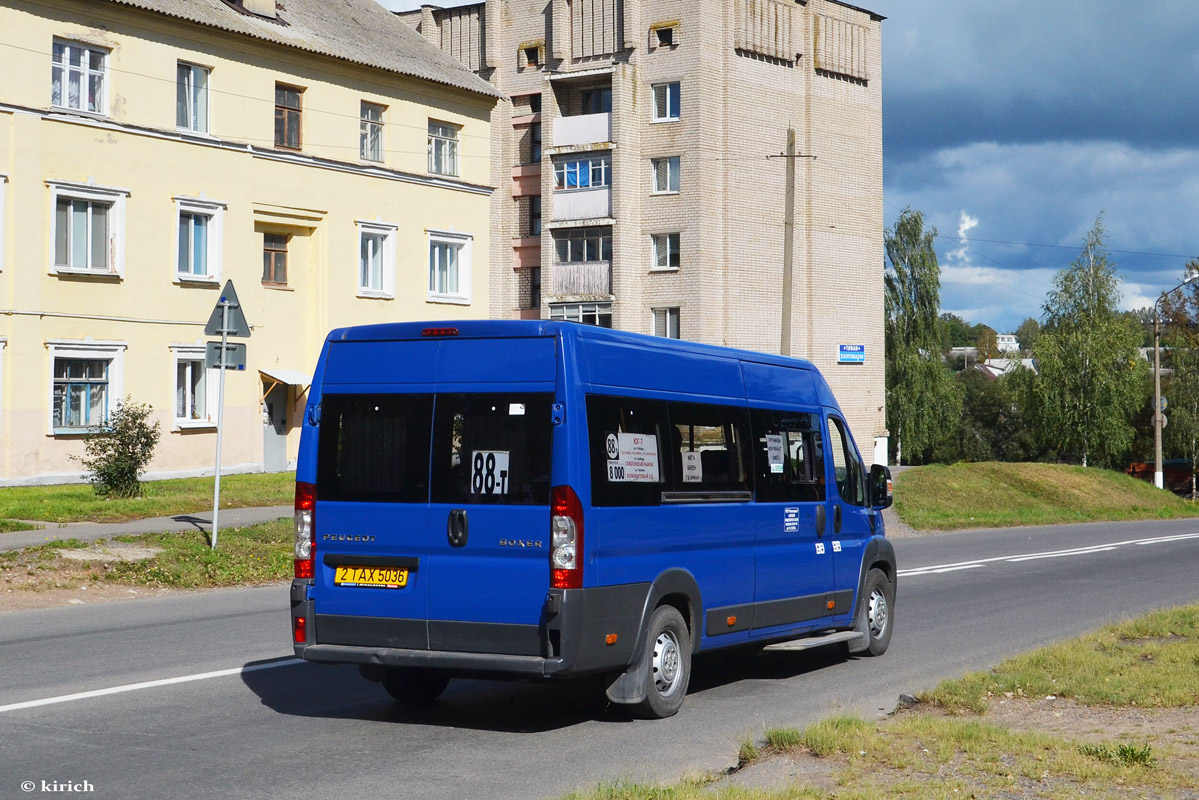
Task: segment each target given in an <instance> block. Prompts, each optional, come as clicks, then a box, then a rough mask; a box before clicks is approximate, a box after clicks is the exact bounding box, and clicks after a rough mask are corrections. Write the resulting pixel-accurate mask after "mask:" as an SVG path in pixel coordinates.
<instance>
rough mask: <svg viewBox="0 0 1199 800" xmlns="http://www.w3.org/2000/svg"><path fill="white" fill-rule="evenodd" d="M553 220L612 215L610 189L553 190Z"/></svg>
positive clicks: (604, 187) (596, 217) (595, 217)
mask: <svg viewBox="0 0 1199 800" xmlns="http://www.w3.org/2000/svg"><path fill="white" fill-rule="evenodd" d="M553 213H554V216H553V220H554V222H559V221H561V220H567V219H600V218H602V217H610V216H612V189H611V188H609V187H607V186H603V187H601V188H599V189H570V190H560V191H556V192H554V212H553Z"/></svg>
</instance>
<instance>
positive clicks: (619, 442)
mask: <svg viewBox="0 0 1199 800" xmlns="http://www.w3.org/2000/svg"><path fill="white" fill-rule="evenodd" d="M668 428H669V425H668V418H667V415H666V403H664V402H662V401H660V400H643V399H638V398H633V397H609V396H606V395H588V396H587V443H588V449H589V450H590V451H591V504H592V505H595V506H656V505H658V504H660V503H661V502H662V491H663V490H664V489H666V488H667V487H669V486H670V482H671V480H672V475H671V470H672V464H671V460H670V459H669V458H664V457H663V456H664V455H665V454H668V453H669V452H670V451H669V450H667V449H666V448H667V443H668V442H669V441H670V440H669V436H668Z"/></svg>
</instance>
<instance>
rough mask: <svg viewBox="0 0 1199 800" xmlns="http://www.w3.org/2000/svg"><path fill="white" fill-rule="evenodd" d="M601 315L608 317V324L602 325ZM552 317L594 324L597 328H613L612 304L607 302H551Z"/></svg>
mask: <svg viewBox="0 0 1199 800" xmlns="http://www.w3.org/2000/svg"><path fill="white" fill-rule="evenodd" d="M600 316H606V317H607V318H608V324H607V325H600V322H599V318H600ZM584 317H592V318H594V319H595V321H594V322H591V321H589V320H586V319H584ZM550 319H560V320H566V321H567V322H577V323H579V324H580V325H594V326H595V327H597V328H604V327H606V328H611V327H612V304H611V303H606V302H583V303H550Z"/></svg>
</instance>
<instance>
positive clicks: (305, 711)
mask: <svg viewBox="0 0 1199 800" xmlns="http://www.w3.org/2000/svg"><path fill="white" fill-rule="evenodd" d="M896 550H897V552H898V557H899V562H900V568H901V573H900V579H899V598H898V602H897V611H898V617H897V627H896V630H895V637H894V639H893V640H892V644H891V649H890V651H889V652H888V653H887V654H886V655H885V656H883V657H882V658H878V659H846V658H843V657H839V656H838V655H837V654H836V653H831V654H830V653H822V652H820V651H819V650H817V651H814V652H808V653H786V652H769V651H767V652H764V653H761V654H759V655H756V656H745V655H741V654H738V655H733V656H723V657H719V658H718V657H715V656H712V657H709V658H708V659H699V660H697V663H696V668H695V675H694V678H693V681H692V689H691V693H690V695H689V696H688V698H687V702H686V704H685V705H684V706H683V710H682V711H681V712H680V713H679V714H678V715H677V716H676V717H673V718H671V719H668V720H662V721H654V722H650V721H630V720H629V719H627V718H626V717H625V716H624V715H622V714H620V713H617V712H613V711H612V710H610V709H607V708H605V706H604V704H603V703H602V702H601V701H600V700H599V698H600V697H601V691H600V689H599V688H598V687H597V686H595V685H594V684H587V683H578V682H576V683H567V684H551V685H532V684H504V683H488V682H478V681H457V682H455V683H453V684H451V686H450V689H449V690H448V691H447V692H446V694H445V695H443V697H442V699H441V700H440V701H439V703H438V704H437V705H436V706H435V707H434V708H432V709H430V710H427V711H422V712H419V713H416V712H407V711H403V710H401V709H400V708H398V707H397V706H396V705H394V704H393V703H392V702H391V701H390V700H389V699H388V698H387V696H386V695H385V694H384V693H383V691H382V689H381V688H379V687H378V686H376V685H374V684H369V683H366V682H365V681H363V680H361V679H360V678H359V677H358V675H357V671H356V670H355V669H354V668H352V667H338V666H317V665H312V664H305V663H295V662H294V661H292V660H291V659H290V652H291V647H290V642H289V631H288V612H287V591H286V588H284V587H268V588H263V589H246V590H231V591H223V592H212V593H205V594H195V595H179V596H172V597H168V598H162V599H153V600H149V599H148V600H138V601H132V602H121V603H109V604H103V605H96V606H84V607H69V608H62V609H47V610H41V611H32V612H21V613H13V614H6V615H2V616H0V665H3V673H2V674H3V678H2V679H0V798H9V797H13V798H19V797H31V796H41V795H45V794H58V792H52V791H45V790H44V789H53V788H54V786H55V782H57V786H58V787H60V791H61V787H64V786H71V787H74V788H75V791H76V792H80V793H82V794H84V795H85V796H88V797H96V798H120V799H121V800H124V799H125V798H212V797H244V798H259V797H284V796H287V797H297V796H311V797H411V798H422V800H424V799H426V798H428V799H431V800H440V799H441V798H445V799H446V800H450V799H451V798H452V799H453V800H470V799H472V798H489V799H490V798H496V799H497V800H505V799H506V798H512V799H513V800H516V799H517V798H519V799H521V800H527V799H529V798H534V799H535V798H542V797H555V796H557V795H559V794H562V793H564V792H567V791H570V790H572V789H579V788H586V787H588V786H590V785H592V784H594V783H596V782H599V781H610V780H616V779H621V778H624V779H631V780H672V779H675V778H678V777H680V776H682V775H683V774H685V773H687V772H693V771H709V770H721V769H725V768H727V767H729V766H731V765H732V764H733V763H734V762H735V760H736V752H737V748H738V745H739V744H740V743H741V742H742V741H743V740H744V739H745V738H746V737H758V738H760V737H761V734H762V732H763V731H764V730H765V729H766V728H768V727H773V726H779V725H795V726H802V725H805V724H807V723H810V722H813V721H816V720H817V719H819V718H821V717H823V716H826V715H828V714H831V713H836V712H842V711H849V712H854V713H859V714H863V715H866V716H868V717H870V716H873V715H876V714H880V713H885V712H888V711H890V710H891V709H892V708H893V706H894V703H895V699H896V697H897V696H898V695H899V694H900V693H901V692H913V691H918V690H920V689H924V688H928V687H931V686H932V685H933V684H935V683H936V681H937V680H939V679H940V678H942V677H948V676H954V675H957V674H960V673H961V672H963V671H966V670H968V669H974V668H982V667H985V666H987V665H990V664H993V663H995V662H996V661H998V660H999V659H1000V658H1002V657H1003V656H1005V655H1008V654H1013V653H1017V652H1020V651H1023V650H1027V649H1029V648H1032V647H1035V646H1038V645H1041V644H1045V643H1048V642H1051V641H1054V640H1058V639H1061V638H1065V637H1069V636H1072V635H1075V634H1079V633H1082V632H1084V631H1087V630H1091V629H1093V628H1095V627H1098V626H1099V625H1102V624H1104V623H1107V622H1110V621H1114V620H1116V619H1120V618H1123V617H1127V616H1132V615H1135V614H1138V613H1140V612H1143V611H1147V610H1149V609H1153V608H1157V607H1162V606H1170V605H1176V604H1181V603H1188V602H1196V601H1199V580H1197V579H1196V575H1195V566H1194V565H1195V564H1196V563H1197V562H1199V522H1196V521H1194V520H1189V521H1171V522H1153V523H1129V524H1093V525H1073V526H1054V527H1047V528H1027V529H1015V530H1004V531H985V532H970V533H963V534H945V535H939V536H930V537H922V538H912V539H899V540H897V541H896ZM80 693H82V695H83V696H77V697H71V696H72V695H77V694H80ZM46 701H52V702H46ZM25 781H31V782H32V786H33V790H32V791H28V792H27V791H25V790H24V789H23V788H22V783H23V782H25ZM43 781H44V782H46V784H45V785H43ZM85 782H86V783H85Z"/></svg>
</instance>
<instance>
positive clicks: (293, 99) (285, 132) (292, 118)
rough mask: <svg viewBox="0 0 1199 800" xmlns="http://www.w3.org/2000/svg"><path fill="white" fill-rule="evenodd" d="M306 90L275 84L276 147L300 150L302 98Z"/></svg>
mask: <svg viewBox="0 0 1199 800" xmlns="http://www.w3.org/2000/svg"><path fill="white" fill-rule="evenodd" d="M303 94H304V90H303V89H299V88H297V87H295V86H287V85H285V84H282V83H276V84H275V147H284V148H287V149H288V150H299V149H300V110H301V108H300V98H301V97H302V96H303Z"/></svg>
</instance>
